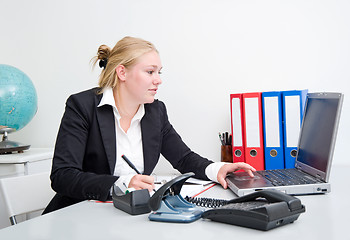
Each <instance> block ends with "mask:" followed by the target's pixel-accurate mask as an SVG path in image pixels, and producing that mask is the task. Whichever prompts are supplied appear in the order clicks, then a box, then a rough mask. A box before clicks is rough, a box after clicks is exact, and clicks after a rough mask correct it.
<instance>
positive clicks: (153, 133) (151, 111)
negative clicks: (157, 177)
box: [141, 104, 161, 175]
mask: <svg viewBox="0 0 350 240" xmlns="http://www.w3.org/2000/svg"><path fill="white" fill-rule="evenodd" d="M158 114H159V113H158ZM156 116H157V111H156V108H154V107H152V104H145V115H144V116H143V118H142V120H141V132H142V145H143V161H144V174H147V175H149V174H151V173H152V171H153V169H154V168H155V166H156V164H157V162H158V159H159V155H160V150H161V149H160V146H159V144H160V142H161V139H160V136H161V134H160V122H159V121H160V120H159V117H158V118H157V117H156Z"/></svg>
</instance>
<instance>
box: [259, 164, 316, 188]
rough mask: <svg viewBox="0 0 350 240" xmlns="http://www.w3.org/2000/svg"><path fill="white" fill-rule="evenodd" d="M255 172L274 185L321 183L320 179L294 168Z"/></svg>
mask: <svg viewBox="0 0 350 240" xmlns="http://www.w3.org/2000/svg"><path fill="white" fill-rule="evenodd" d="M257 173H258V174H260V175H261V176H262V177H264V178H265V179H267V180H268V181H270V182H271V183H272V184H273V185H274V186H286V185H302V184H313V183H321V181H319V180H317V179H315V178H313V177H311V176H308V175H306V174H303V173H302V172H300V171H298V170H297V169H295V168H290V169H276V170H263V171H258V172H257Z"/></svg>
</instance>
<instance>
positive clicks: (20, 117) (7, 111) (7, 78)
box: [0, 64, 38, 151]
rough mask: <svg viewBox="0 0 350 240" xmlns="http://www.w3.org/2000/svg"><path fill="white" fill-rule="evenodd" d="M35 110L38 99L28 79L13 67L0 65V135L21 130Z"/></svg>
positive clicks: (31, 117)
mask: <svg viewBox="0 0 350 240" xmlns="http://www.w3.org/2000/svg"><path fill="white" fill-rule="evenodd" d="M37 109H38V97H37V94H36V90H35V87H34V85H33V83H32V81H31V80H30V78H29V77H28V76H27V75H26V74H25V73H23V72H22V71H21V70H19V69H17V68H15V67H13V66H9V65H4V64H0V133H1V134H5V133H6V134H7V133H10V132H13V131H18V130H20V129H22V128H23V127H24V126H26V125H27V124H28V123H29V122H30V121H31V120H32V119H33V117H34V115H35V114H36V112H37ZM5 137H6V136H5V135H4V138H5ZM3 140H4V139H3ZM3 142H4V141H3ZM1 146H2V147H3V146H4V143H3V144H2V145H0V147H1ZM0 151H1V149H0Z"/></svg>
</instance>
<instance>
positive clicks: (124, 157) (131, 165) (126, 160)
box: [122, 154, 156, 192]
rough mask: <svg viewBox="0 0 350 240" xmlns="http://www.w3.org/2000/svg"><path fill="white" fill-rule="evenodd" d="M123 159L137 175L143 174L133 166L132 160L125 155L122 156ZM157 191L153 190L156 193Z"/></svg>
mask: <svg viewBox="0 0 350 240" xmlns="http://www.w3.org/2000/svg"><path fill="white" fill-rule="evenodd" d="M122 158H123V159H124V160H125V162H126V163H127V164H128V165H129V166H130V167H131V168H132V169H134V170H135V172H136V173H137V174H141V173H140V172H139V170H137V168H136V167H135V165H134V164H132V162H130V160H129V159H128V158H127V157H126V156H125V155H124V154H123V155H122ZM155 191H156V190H155V189H153V192H155Z"/></svg>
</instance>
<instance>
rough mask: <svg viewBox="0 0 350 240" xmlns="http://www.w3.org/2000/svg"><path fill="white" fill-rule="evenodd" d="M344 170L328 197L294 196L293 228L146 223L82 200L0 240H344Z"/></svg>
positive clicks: (227, 194)
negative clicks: (298, 205)
mask: <svg viewBox="0 0 350 240" xmlns="http://www.w3.org/2000/svg"><path fill="white" fill-rule="evenodd" d="M349 170H350V166H336V167H334V168H333V169H332V176H331V183H332V187H333V189H332V192H331V193H329V194H326V195H309V196H299V197H300V199H301V201H302V203H303V204H304V205H305V206H306V212H305V213H303V214H301V215H300V217H299V219H298V220H297V221H295V222H294V223H292V224H288V225H286V226H282V227H280V228H276V229H272V230H270V231H267V232H264V231H259V230H254V229H249V228H243V227H238V226H234V225H228V224H222V223H217V222H211V221H209V220H203V219H199V220H198V221H196V222H193V223H188V224H185V223H162V222H152V221H149V220H148V214H144V215H139V216H131V215H128V214H127V213H124V212H122V211H120V210H118V209H116V208H114V207H113V205H112V204H111V203H96V202H92V201H85V202H81V203H79V204H76V205H74V206H70V207H67V208H65V209H61V210H58V211H56V212H52V213H50V214H47V215H44V216H41V217H38V218H34V219H30V220H28V221H26V222H23V223H19V224H18V225H16V226H11V227H8V228H5V229H2V230H0V239H35V240H38V239H84V240H85V239H100V238H103V239H142V240H143V239H154V238H156V239H176V240H179V239H200V240H204V239H210V240H213V239H218V237H219V238H220V239H249V240H254V239H259V240H261V239H283V240H286V239H293V240H301V239H350V235H349V233H348V230H347V227H348V225H349V218H348V216H349V215H350V210H349V207H348V201H349V197H350V195H349V193H348V192H343V191H342V190H343V189H345V188H346V187H347V183H346V182H344V181H343V179H344V178H345V177H346V176H347V173H348V172H349ZM200 196H203V197H209V196H211V197H212V196H215V197H220V198H225V199H230V198H233V197H234V194H233V193H232V192H231V191H230V190H224V189H222V188H221V187H220V186H215V187H213V188H211V189H209V190H208V191H207V192H205V193H203V194H202V195H200ZM342 206H346V207H345V208H342Z"/></svg>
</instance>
